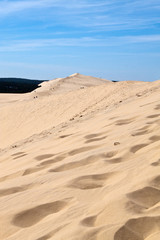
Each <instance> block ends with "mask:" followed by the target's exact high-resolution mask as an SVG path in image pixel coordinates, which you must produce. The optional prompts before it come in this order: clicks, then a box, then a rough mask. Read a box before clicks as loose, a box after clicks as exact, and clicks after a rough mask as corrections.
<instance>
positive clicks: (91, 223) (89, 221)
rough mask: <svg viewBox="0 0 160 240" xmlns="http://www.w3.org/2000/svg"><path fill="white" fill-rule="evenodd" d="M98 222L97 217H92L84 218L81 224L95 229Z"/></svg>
mask: <svg viewBox="0 0 160 240" xmlns="http://www.w3.org/2000/svg"><path fill="white" fill-rule="evenodd" d="M96 220H97V216H90V217H86V218H84V219H83V220H82V221H81V222H80V224H81V225H82V226H85V227H94V226H95V222H96Z"/></svg>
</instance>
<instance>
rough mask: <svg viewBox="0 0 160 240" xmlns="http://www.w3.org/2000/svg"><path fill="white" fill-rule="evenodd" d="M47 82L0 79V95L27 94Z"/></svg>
mask: <svg viewBox="0 0 160 240" xmlns="http://www.w3.org/2000/svg"><path fill="white" fill-rule="evenodd" d="M44 81H47V80H30V79H24V78H0V93H27V92H31V91H33V90H35V89H36V88H38V87H39V86H38V85H39V84H40V83H42V82H44Z"/></svg>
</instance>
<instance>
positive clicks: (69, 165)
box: [49, 155, 100, 172]
mask: <svg viewBox="0 0 160 240" xmlns="http://www.w3.org/2000/svg"><path fill="white" fill-rule="evenodd" d="M99 159H100V157H98V156H96V155H93V156H89V157H87V158H84V159H82V160H80V161H76V162H70V163H66V164H63V165H61V166H59V167H57V168H54V169H50V170H49V172H63V171H67V170H71V169H74V168H79V167H83V166H86V165H89V164H92V163H95V162H97V161H98V160H99Z"/></svg>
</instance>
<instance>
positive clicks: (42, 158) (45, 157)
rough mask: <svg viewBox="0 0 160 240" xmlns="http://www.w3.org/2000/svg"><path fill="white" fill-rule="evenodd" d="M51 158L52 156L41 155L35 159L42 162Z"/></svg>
mask: <svg viewBox="0 0 160 240" xmlns="http://www.w3.org/2000/svg"><path fill="white" fill-rule="evenodd" d="M53 156H54V154H43V155H39V156H36V157H35V159H36V160H38V161H42V160H44V159H47V158H51V157H53Z"/></svg>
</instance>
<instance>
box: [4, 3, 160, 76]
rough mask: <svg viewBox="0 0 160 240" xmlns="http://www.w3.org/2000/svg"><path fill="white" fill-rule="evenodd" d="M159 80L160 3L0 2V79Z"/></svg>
mask: <svg viewBox="0 0 160 240" xmlns="http://www.w3.org/2000/svg"><path fill="white" fill-rule="evenodd" d="M76 72H78V73H81V74H84V75H90V76H95V77H100V78H106V79H109V80H141V81H154V80H158V79H160V0H21V1H20V0H0V77H24V78H31V79H54V78H57V77H65V76H68V75H70V74H73V73H76Z"/></svg>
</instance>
